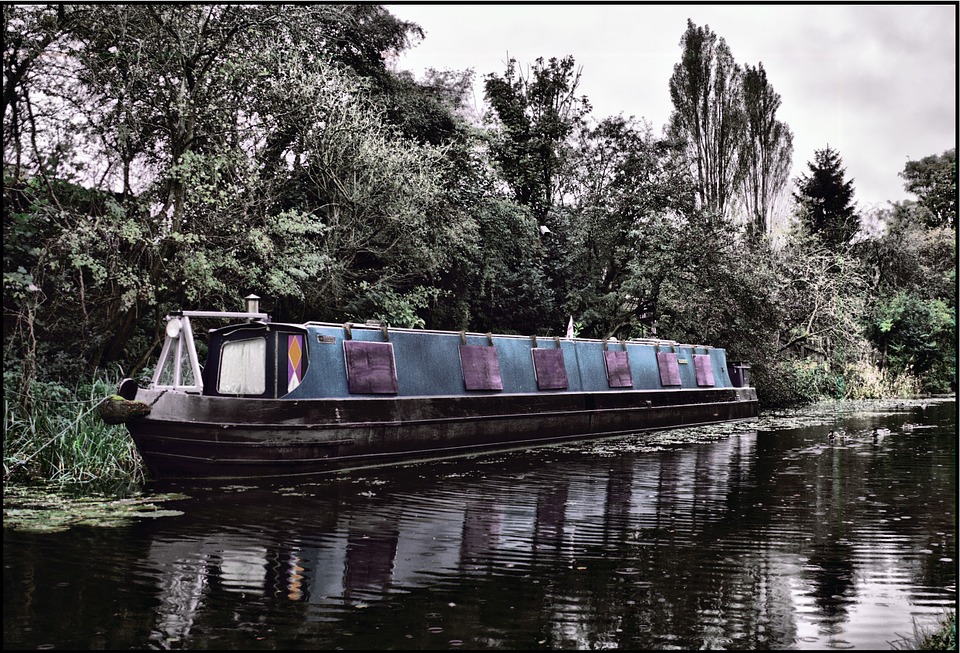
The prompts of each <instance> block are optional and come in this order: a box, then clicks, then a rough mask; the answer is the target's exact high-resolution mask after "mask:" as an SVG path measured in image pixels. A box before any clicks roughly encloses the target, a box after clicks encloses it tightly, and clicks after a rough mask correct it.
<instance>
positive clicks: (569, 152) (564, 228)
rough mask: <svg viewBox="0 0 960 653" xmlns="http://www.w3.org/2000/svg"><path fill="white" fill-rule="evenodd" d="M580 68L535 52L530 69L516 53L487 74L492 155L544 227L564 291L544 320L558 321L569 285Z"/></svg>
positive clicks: (586, 108) (549, 266) (549, 259)
mask: <svg viewBox="0 0 960 653" xmlns="http://www.w3.org/2000/svg"><path fill="white" fill-rule="evenodd" d="M579 84H580V71H579V70H578V69H576V68H575V62H574V59H573V57H571V56H567V57H564V58H563V59H556V58H551V59H549V60H548V61H544V60H543V58H539V59H537V60H536V62H535V63H534V65H533V66H532V67H531V69H530V72H529V74H528V75H526V76H524V75H522V74H520V73H518V71H517V62H516V61H515V60H513V59H511V60H510V61H509V62H508V64H507V70H506V73H505V74H504V76H503V77H500V76H498V75H496V74H490V75H488V76H487V77H486V79H485V82H484V92H485V96H486V99H487V102H488V103H489V104H490V106H491V107H492V112H493V116H492V118H493V119H494V120H495V121H496V124H497V128H496V129H495V130H494V132H493V136H492V138H491V144H490V148H491V153H492V159H493V161H494V162H495V165H496V167H497V169H498V171H499V172H500V176H501V177H502V178H503V179H504V180H505V181H506V183H507V185H508V187H509V188H510V190H511V192H512V193H513V199H514V200H515V201H516V202H517V203H518V204H519V205H520V206H522V207H525V208H526V209H527V210H528V211H529V212H530V213H531V215H532V216H533V218H534V219H535V220H536V222H537V224H538V225H539V227H540V230H541V231H542V232H543V234H544V239H543V244H544V248H545V257H546V259H545V273H546V278H545V279H544V282H545V283H546V284H547V285H548V286H549V287H551V288H552V289H553V290H554V292H556V293H557V294H558V297H559V298H560V299H559V301H558V302H557V303H555V304H554V305H553V307H554V309H555V310H554V311H552V313H551V314H550V316H549V317H548V318H547V323H546V324H542V325H539V326H540V327H541V328H548V329H549V328H551V327H552V328H553V329H560V328H563V327H564V325H565V324H566V317H565V316H564V315H563V313H562V312H561V311H559V310H556V309H559V306H560V305H561V304H562V302H563V299H562V298H563V297H566V295H567V292H568V279H569V270H568V261H569V255H570V250H569V248H570V243H569V233H570V213H569V207H568V206H566V204H565V202H564V198H565V197H566V195H567V194H568V193H569V191H570V188H571V185H572V183H573V181H574V174H573V157H574V149H573V143H574V141H573V138H574V136H575V135H576V134H577V132H578V131H579V130H580V129H582V128H583V124H584V119H585V117H586V116H587V114H588V113H589V112H590V103H589V101H588V100H587V98H586V97H578V96H577V95H576V92H577V88H578V86H579Z"/></svg>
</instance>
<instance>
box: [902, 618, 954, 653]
mask: <svg viewBox="0 0 960 653" xmlns="http://www.w3.org/2000/svg"><path fill="white" fill-rule="evenodd" d="M891 644H892V646H893V648H894V649H897V650H901V651H956V650H957V613H956V612H951V613H949V614H947V615H946V616H944V618H943V620H942V621H941V622H940V627H939V628H937V629H936V630H925V629H921V628H917V627H916V625H914V630H913V634H912V635H908V636H905V637H903V638H901V639H899V640H897V641H895V642H892V643H891Z"/></svg>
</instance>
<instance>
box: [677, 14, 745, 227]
mask: <svg viewBox="0 0 960 653" xmlns="http://www.w3.org/2000/svg"><path fill="white" fill-rule="evenodd" d="M680 47H681V49H682V56H681V60H680V63H678V64H676V65H674V67H673V75H672V76H671V77H670V99H671V100H672V102H673V112H672V113H671V115H670V125H669V128H670V133H671V134H672V135H673V136H674V137H675V138H677V139H679V140H680V142H682V143H684V144H685V152H686V158H687V161H688V163H689V165H690V168H691V171H692V174H693V177H694V179H695V180H696V183H697V192H698V197H699V202H700V207H701V208H703V209H704V210H706V211H707V212H711V213H715V214H717V215H726V214H727V212H728V211H729V210H730V209H731V208H732V206H731V204H732V201H733V200H734V198H735V195H736V193H737V191H738V186H739V185H740V179H741V176H742V171H743V167H742V166H741V164H740V160H739V157H740V148H741V144H742V141H743V137H744V136H743V135H744V125H745V116H744V111H743V89H742V84H743V79H742V78H743V74H742V71H741V69H740V67H739V66H738V65H737V64H736V63H735V62H734V59H733V54H732V53H731V51H730V48H729V47H728V46H727V43H726V41H724V39H723V38H718V37H717V35H716V34H715V33H714V32H713V31H712V30H711V29H710V27H709V26H704V27H697V26H696V25H695V24H694V23H693V21H691V20H687V30H686V32H684V34H683V37H682V38H681V39H680Z"/></svg>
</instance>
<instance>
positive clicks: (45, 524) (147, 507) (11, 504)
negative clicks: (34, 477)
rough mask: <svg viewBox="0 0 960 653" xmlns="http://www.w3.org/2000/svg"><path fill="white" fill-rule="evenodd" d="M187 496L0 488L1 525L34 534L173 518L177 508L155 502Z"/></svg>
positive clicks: (15, 487)
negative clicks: (0, 495) (68, 493)
mask: <svg viewBox="0 0 960 653" xmlns="http://www.w3.org/2000/svg"><path fill="white" fill-rule="evenodd" d="M185 498H187V497H186V496H185V495H182V494H155V495H152V496H149V497H143V496H140V497H125V498H116V497H108V496H98V495H88V496H76V497H72V496H65V495H63V494H61V493H57V492H56V491H54V490H52V489H51V488H48V487H43V486H14V487H5V488H4V489H3V527H4V528H13V529H15V530H19V531H30V532H35V533H57V532H61V531H66V530H69V529H70V528H73V527H75V526H99V527H116V526H125V525H127V524H129V523H131V522H133V521H134V520H136V519H145V518H154V519H155V518H158V517H176V516H179V515H182V514H183V512H181V511H179V510H171V509H168V508H163V507H161V506H160V505H158V503H159V502H164V501H175V500H179V499H185Z"/></svg>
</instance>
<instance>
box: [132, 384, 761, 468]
mask: <svg viewBox="0 0 960 653" xmlns="http://www.w3.org/2000/svg"><path fill="white" fill-rule="evenodd" d="M136 399H137V400H138V401H143V402H145V403H147V404H149V405H150V406H151V412H150V414H149V415H147V416H146V417H141V418H137V419H134V420H131V421H129V422H128V423H127V428H128V430H129V431H130V434H131V436H132V437H133V440H134V442H135V443H136V445H137V448H138V449H139V451H140V453H141V455H142V456H143V458H144V461H145V462H146V464H147V466H148V468H149V469H150V471H151V473H152V474H153V475H154V476H156V477H158V478H258V477H288V476H303V475H313V474H324V473H331V472H337V471H343V470H347V469H356V468H363V467H372V466H379V465H390V464H396V463H401V462H409V461H416V460H424V459H433V458H443V457H450V456H458V455H466V454H474V453H481V452H484V451H493V450H499V449H509V448H517V447H532V446H540V445H548V444H556V443H560V442H566V441H571V440H581V439H588V438H597V437H605V436H612V435H620V434H625V433H632V432H638V431H644V430H650V429H662V428H673V427H682V426H691V425H696V424H709V423H715V422H725V421H732V420H743V419H749V418H753V417H756V416H757V396H756V390H755V389H754V388H709V389H682V390H632V391H619V392H562V393H537V394H486V395H475V396H435V397H364V398H342V399H304V400H290V399H248V398H242V399H241V398H231V397H209V396H203V395H198V394H189V393H184V392H175V391H163V390H144V389H140V390H138V391H137V395H136Z"/></svg>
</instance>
